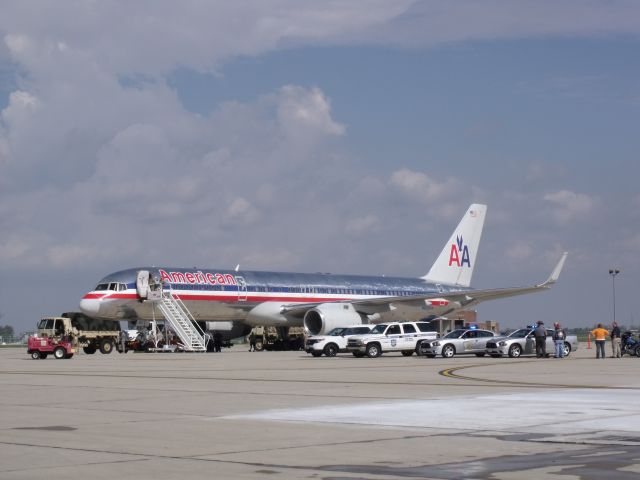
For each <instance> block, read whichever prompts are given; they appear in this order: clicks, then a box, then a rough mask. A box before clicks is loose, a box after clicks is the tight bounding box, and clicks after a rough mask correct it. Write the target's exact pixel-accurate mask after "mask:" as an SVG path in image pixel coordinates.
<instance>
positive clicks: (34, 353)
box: [31, 350, 40, 360]
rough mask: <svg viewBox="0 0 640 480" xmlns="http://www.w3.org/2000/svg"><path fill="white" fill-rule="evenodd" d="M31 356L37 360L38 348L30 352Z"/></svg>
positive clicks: (38, 356)
mask: <svg viewBox="0 0 640 480" xmlns="http://www.w3.org/2000/svg"><path fill="white" fill-rule="evenodd" d="M31 358H33V359H34V360H38V359H39V358H40V352H39V351H38V350H35V351H33V352H31Z"/></svg>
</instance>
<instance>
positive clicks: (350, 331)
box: [342, 327, 370, 336]
mask: <svg viewBox="0 0 640 480" xmlns="http://www.w3.org/2000/svg"><path fill="white" fill-rule="evenodd" d="M369 330H370V328H369V327H351V328H345V330H344V332H342V334H343V335H345V336H346V335H362V334H363V333H369Z"/></svg>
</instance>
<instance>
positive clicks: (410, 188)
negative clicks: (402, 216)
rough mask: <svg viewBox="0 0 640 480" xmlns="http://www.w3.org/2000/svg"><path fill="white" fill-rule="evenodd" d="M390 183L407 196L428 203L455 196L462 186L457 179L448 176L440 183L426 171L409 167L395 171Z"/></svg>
mask: <svg viewBox="0 0 640 480" xmlns="http://www.w3.org/2000/svg"><path fill="white" fill-rule="evenodd" d="M390 183H391V185H392V186H393V187H395V188H396V189H397V190H398V191H399V192H401V193H402V194H403V195H405V196H406V197H408V198H411V199H413V200H415V201H418V202H422V203H426V204H428V203H431V202H434V201H438V200H442V199H444V198H447V197H452V196H455V195H456V194H457V189H459V188H460V186H461V184H460V182H459V181H458V180H457V179H454V178H447V179H446V180H445V181H444V182H440V183H438V182H437V181H435V180H434V179H432V178H431V177H429V176H428V175H426V174H425V173H422V172H414V171H412V170H409V169H407V168H403V169H400V170H396V171H395V172H393V173H392V174H391V179H390Z"/></svg>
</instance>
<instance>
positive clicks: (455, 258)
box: [449, 236, 471, 268]
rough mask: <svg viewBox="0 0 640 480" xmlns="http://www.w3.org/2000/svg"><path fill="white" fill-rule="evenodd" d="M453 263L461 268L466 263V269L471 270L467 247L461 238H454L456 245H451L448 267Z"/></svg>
mask: <svg viewBox="0 0 640 480" xmlns="http://www.w3.org/2000/svg"><path fill="white" fill-rule="evenodd" d="M454 263H455V265H456V266H458V267H462V266H463V265H464V264H465V263H466V264H467V267H469V268H471V258H470V257H469V247H468V246H467V245H465V244H464V241H463V240H462V237H458V236H456V243H453V244H451V253H449V266H451V265H453V264H454Z"/></svg>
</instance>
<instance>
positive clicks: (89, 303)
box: [80, 204, 567, 339]
mask: <svg viewBox="0 0 640 480" xmlns="http://www.w3.org/2000/svg"><path fill="white" fill-rule="evenodd" d="M486 211H487V206H486V205H482V204H472V205H470V206H469V208H468V209H467V211H466V212H465V214H464V216H463V217H462V219H461V220H460V223H459V224H458V226H457V228H456V229H455V230H454V232H453V234H452V235H451V237H450V238H449V240H448V241H447V242H446V243H445V246H444V248H443V249H442V251H441V253H440V255H439V256H438V258H437V259H436V261H435V263H434V264H433V266H432V267H431V269H430V270H429V272H428V273H427V274H426V275H424V276H422V277H419V278H402V277H389V276H364V275H337V274H328V273H281V272H268V271H243V270H241V269H240V268H239V266H237V267H235V268H234V269H231V270H225V269H204V268H203V269H199V268H172V267H139V268H130V269H127V270H122V271H119V272H115V273H111V274H109V275H107V276H106V277H104V278H103V279H102V280H100V281H99V282H98V285H97V286H96V287H95V288H94V289H93V290H91V291H90V292H88V293H87V294H86V295H84V297H83V298H82V299H81V301H80V310H81V311H82V312H83V313H84V314H85V315H87V316H89V317H92V318H97V319H105V320H129V321H130V322H131V321H139V320H142V321H151V320H154V319H155V315H156V310H155V304H154V302H153V301H150V298H149V289H150V286H152V287H153V286H156V287H157V286H162V288H163V289H165V290H166V289H170V291H171V293H172V294H173V296H174V297H179V299H180V300H182V302H183V303H184V304H185V305H186V307H187V308H188V310H189V311H190V312H191V314H192V316H193V318H194V319H195V320H196V321H197V322H198V323H199V325H200V326H201V328H202V329H203V330H209V331H218V332H222V333H223V335H224V337H225V339H230V338H236V337H240V336H244V335H247V334H248V333H249V331H250V330H251V328H252V327H254V326H257V325H264V326H276V327H291V326H304V328H305V331H306V332H307V333H308V334H310V335H322V334H324V333H326V332H328V331H329V330H331V329H333V328H335V327H339V326H345V325H354V324H361V323H380V322H385V321H399V320H405V321H406V320H424V319H433V318H436V317H440V316H444V315H448V314H451V313H453V312H455V311H457V310H460V309H463V308H470V307H472V306H475V305H476V304H478V303H480V302H483V301H486V300H493V299H498V298H505V297H511V296H515V295H523V294H527V293H533V292H539V291H544V290H548V289H549V288H550V287H551V286H552V285H553V284H554V283H555V282H556V281H557V279H558V277H559V276H560V272H561V270H562V267H563V266H564V262H565V260H566V258H567V252H564V253H563V254H562V256H561V258H560V260H559V261H558V263H557V264H556V266H555V268H554V269H553V271H552V273H551V275H550V276H549V278H548V279H547V280H546V281H544V282H543V283H540V284H537V285H533V286H528V287H510V288H499V289H490V290H474V289H472V288H471V287H470V284H471V277H472V274H473V270H474V268H475V264H476V259H477V252H478V247H479V244H480V237H481V235H482V229H483V226H484V220H485V216H486Z"/></svg>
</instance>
